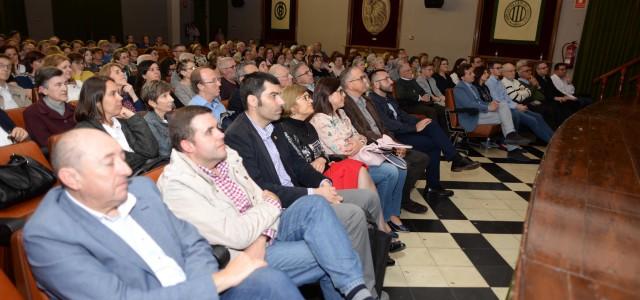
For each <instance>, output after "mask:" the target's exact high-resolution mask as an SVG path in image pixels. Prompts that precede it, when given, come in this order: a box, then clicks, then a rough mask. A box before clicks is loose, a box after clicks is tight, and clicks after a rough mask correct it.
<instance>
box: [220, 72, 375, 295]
mask: <svg viewBox="0 0 640 300" xmlns="http://www.w3.org/2000/svg"><path fill="white" fill-rule="evenodd" d="M280 92H281V87H280V85H279V82H278V80H277V78H275V77H274V76H273V75H270V74H267V73H260V72H258V73H253V74H249V75H247V76H245V79H244V80H243V84H242V87H241V90H240V96H241V97H242V101H243V104H244V106H245V107H246V110H245V112H244V114H241V115H240V116H238V117H237V118H236V120H235V121H234V122H233V123H232V124H231V126H229V128H227V130H226V131H225V143H226V144H227V145H229V146H230V147H231V148H232V149H234V150H236V151H237V152H238V153H239V154H240V156H241V157H242V162H243V164H244V167H245V168H246V169H247V172H248V173H249V175H250V176H251V178H252V179H253V180H254V181H255V182H256V183H257V184H258V185H259V186H260V187H261V188H263V189H268V190H270V191H272V192H274V193H275V194H276V195H277V196H278V197H279V198H280V201H281V202H282V206H283V207H288V206H290V205H291V204H293V203H294V201H295V200H296V199H298V198H299V197H301V196H305V195H308V194H314V195H321V196H323V197H324V199H325V200H326V201H329V202H330V203H332V207H333V208H334V209H335V211H336V214H337V215H338V218H339V219H340V220H341V222H342V223H343V225H344V226H345V228H346V229H347V232H348V234H349V237H350V239H351V242H352V246H353V247H354V249H355V250H356V252H358V255H359V257H360V259H361V261H362V266H363V268H364V279H365V284H366V286H367V288H368V289H369V290H370V291H371V293H372V294H373V295H374V297H376V296H377V293H376V291H375V288H374V286H375V277H374V273H373V262H372V257H371V248H370V244H369V236H368V234H367V232H366V231H367V225H366V220H365V216H364V212H363V209H364V210H367V211H371V208H372V207H374V206H375V205H376V201H377V195H375V194H374V193H373V192H371V191H368V190H355V189H354V190H339V191H336V189H335V188H334V187H333V186H332V185H331V182H330V180H328V179H327V178H326V177H325V176H323V175H322V174H321V173H319V172H318V171H316V170H315V169H314V168H313V167H312V166H311V165H310V164H308V163H307V162H306V161H305V160H304V159H302V158H300V157H299V156H297V154H296V153H295V150H293V148H292V147H291V146H290V145H289V143H288V142H287V141H286V138H285V137H284V134H283V130H282V128H281V126H280V125H279V124H277V123H276V124H274V123H273V122H275V121H277V120H279V119H280V116H281V114H282V105H283V104H284V101H283V100H282V98H281V96H280ZM274 136H275V138H274ZM269 162H270V163H269Z"/></svg>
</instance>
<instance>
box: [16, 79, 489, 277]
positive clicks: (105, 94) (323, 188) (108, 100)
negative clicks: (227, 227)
mask: <svg viewBox="0 0 640 300" xmlns="http://www.w3.org/2000/svg"><path fill="white" fill-rule="evenodd" d="M198 71H204V72H203V74H201V75H202V76H201V77H202V78H201V79H198V80H199V81H198V83H197V86H198V87H199V88H203V87H204V86H205V85H208V84H210V85H212V86H213V87H216V86H217V85H219V83H217V80H219V77H216V76H215V75H216V74H215V71H214V70H211V69H203V70H198ZM356 71H358V70H357V69H355V68H354V72H356ZM205 75H212V78H210V81H209V80H207V79H206V78H204V77H206V76H205ZM258 75H260V73H259V74H258ZM264 75H265V74H263V76H264ZM363 76H364V75H363V74H362V75H361V76H360V77H359V78H360V79H359V81H360V82H361V83H363V84H364V83H365V82H366V81H365V80H364V79H363ZM196 77H197V76H196ZM258 77H259V76H258ZM267 77H269V75H267ZM267 80H270V81H271V85H272V86H273V87H274V88H275V87H277V88H279V82H278V81H277V79H276V78H275V77H270V78H267ZM335 81H336V80H334V90H333V91H332V92H331V93H330V94H331V95H333V97H335V95H339V96H342V94H341V92H340V91H338V86H339V84H336V83H337V82H335ZM351 82H353V81H351ZM351 82H350V83H351ZM152 84H153V83H151V82H150V83H149V85H152ZM265 85H267V84H265V83H263V84H261V85H259V86H258V87H257V88H258V89H261V88H262V87H263V86H265ZM62 86H64V85H62ZM214 90H215V88H214ZM167 93H168V91H166V92H163V93H162V94H165V95H166V94H167ZM264 94H265V92H264V90H263V93H262V94H260V97H261V98H262V95H264ZM82 95H83V96H82V97H81V100H80V103H79V105H78V107H79V108H82V107H85V104H87V103H91V104H92V105H93V106H94V107H95V106H98V107H100V108H102V109H103V110H102V109H101V110H96V111H93V113H96V114H94V115H93V116H94V118H96V119H100V120H108V119H109V117H111V120H112V121H117V118H114V117H115V116H121V117H122V118H123V119H122V120H121V121H123V123H125V124H127V123H129V121H130V119H131V118H135V116H134V115H132V114H130V113H122V112H123V109H122V107H121V106H119V105H118V104H119V101H118V100H120V101H121V100H122V99H121V98H119V97H118V94H117V86H116V85H115V83H114V82H113V80H109V79H107V78H105V77H95V78H92V79H90V80H88V81H87V83H86V85H85V86H84V87H83V93H82ZM256 95H258V93H255V95H254V96H256ZM267 95H268V96H267V98H268V99H271V100H272V102H273V99H274V97H275V98H278V96H279V93H277V92H276V95H275V96H274V95H273V93H267ZM247 96H248V97H246V98H244V99H246V102H247V103H248V102H252V101H251V100H253V106H252V107H260V106H258V105H257V103H256V102H255V100H258V99H254V98H255V97H253V98H252V97H249V96H251V95H247ZM327 96H328V95H327ZM100 97H101V99H99V98H100ZM327 98H328V97H327ZM114 100H116V101H114ZM328 101H329V99H326V100H325V105H326V104H327V103H329V102H328ZM265 102H266V100H265ZM114 103H115V105H114ZM281 105H282V104H278V103H277V101H276V102H275V103H274V105H272V106H273V107H270V108H268V109H267V108H262V110H263V111H262V113H263V114H264V112H265V111H264V110H265V109H267V110H266V112H267V113H270V114H272V115H271V116H267V117H268V118H267V120H277V119H278V118H279V113H280V110H281V107H280V106H281ZM89 106H91V105H89ZM112 106H113V107H112ZM118 107H120V111H119V112H120V114H115V109H114V108H118ZM112 109H114V110H112ZM249 111H251V110H249ZM207 112H210V111H209V110H207ZM97 113H100V114H102V115H99V114H97ZM209 115H211V118H212V119H214V118H213V115H212V114H209ZM246 115H247V116H248V115H250V113H247V114H246ZM276 115H277V118H275V117H274V116H276ZM256 116H260V114H258V115H256ZM105 117H106V118H105ZM103 118H104V119H103ZM263 118H264V115H263ZM96 119H92V120H94V121H95V120H96ZM214 120H215V119H214ZM240 120H242V119H238V121H237V122H235V123H234V124H242V121H240ZM245 120H248V118H245ZM262 121H263V122H264V120H262ZM216 122H217V121H216ZM88 123H91V122H88ZM246 123H248V122H247V121H245V124H244V125H247V124H246ZM249 123H250V122H249ZM105 125H107V126H105ZM108 125H109V124H108V122H107V121H103V123H102V127H104V128H107V127H110V126H108ZM124 127H125V126H122V127H121V128H124ZM142 127H144V126H141V128H142ZM236 127H240V125H237V126H236ZM232 128H234V127H233V125H232V127H230V128H229V130H228V132H229V133H228V134H231V133H232V132H233V130H232ZM380 128H382V127H380ZM103 130H104V129H103ZM209 130H215V126H213V127H209ZM106 131H107V132H108V133H110V134H112V137H114V138H115V140H116V141H117V142H118V143H119V145H120V147H121V149H125V150H126V149H127V148H126V146H127V144H128V142H129V141H128V140H127V139H128V138H130V137H129V136H127V135H124V138H123V135H122V134H121V135H120V136H119V135H118V133H117V130H115V131H116V133H112V132H109V130H106ZM242 131H244V130H242ZM440 134H441V135H443V136H444V133H442V132H441V133H440ZM240 135H241V136H246V132H244V133H242V134H240ZM149 136H150V135H149V134H148V133H147V138H148V137H149ZM267 136H268V135H267ZM171 139H172V140H173V138H171ZM444 139H445V140H446V137H445V138H444ZM81 140H82V141H85V140H86V139H81ZM283 140H284V139H281V141H283ZM362 141H364V139H361V141H360V142H359V144H360V145H362ZM252 145H253V144H251V143H250V147H251V146H252ZM280 146H281V147H282V146H283V145H282V144H281V145H280ZM284 147H285V148H284V150H283V151H286V150H287V149H288V148H287V144H284ZM236 148H242V147H239V146H238V147H236ZM245 148H247V147H245ZM218 149H219V147H218ZM131 150H133V149H131ZM65 152H67V151H65ZM126 152H130V151H126ZM131 152H134V153H135V150H134V151H131ZM174 153H175V151H174ZM415 153H416V154H418V152H415ZM291 154H293V155H295V153H291ZM264 155H266V156H267V157H268V156H269V154H268V153H265V154H264ZM454 156H456V155H454ZM128 157H129V155H125V157H124V158H125V159H127V158H128ZM245 157H249V156H248V155H243V158H245ZM283 157H291V155H285V156H283ZM418 157H419V156H418ZM424 157H426V156H423V159H422V163H424V164H426V159H424ZM52 159H53V161H55V155H54V157H53V158H52ZM267 159H268V158H267ZM457 159H459V160H463V159H462V158H460V157H457ZM244 161H245V162H246V158H245V160H244ZM172 163H173V160H172ZM254 163H256V162H254ZM281 163H282V162H281ZM424 164H422V166H423V167H422V170H424ZM55 165H56V163H54V168H55ZM302 166H307V168H311V164H307V163H306V162H304V161H303V163H302ZM466 166H467V167H468V166H469V164H467V165H466ZM458 167H460V166H458ZM475 167H477V165H475ZM168 168H169V167H168ZM296 169H298V167H296ZM249 170H250V172H251V168H249ZM289 170H290V169H289ZM310 170H311V174H320V173H319V172H317V171H316V170H315V169H310ZM418 170H419V169H418ZM290 172H292V174H295V173H293V172H295V170H292V171H290ZM314 172H315V173H314ZM396 172H398V171H396ZM58 173H59V172H58ZM276 174H277V171H276ZM296 175H298V174H296ZM302 175H305V174H304V173H303V174H302ZM319 176H320V177H318V175H316V182H315V184H316V186H318V182H317V179H318V178H320V179H322V178H324V177H322V176H321V175H319ZM59 177H60V176H59ZM252 177H253V176H252ZM263 177H264V178H265V180H267V181H274V178H273V177H272V178H266V177H268V176H263ZM279 177H280V176H276V177H275V180H277V184H272V188H273V189H274V190H276V193H278V192H279V193H280V194H282V196H281V197H280V198H282V199H283V202H284V199H285V198H284V197H287V196H288V201H291V198H292V197H291V196H290V195H292V194H293V195H295V194H296V193H291V192H292V191H296V192H297V194H300V193H302V194H304V192H305V191H307V193H308V192H312V193H317V194H320V195H324V196H325V197H324V198H326V199H328V200H330V201H333V202H341V201H355V202H356V203H357V202H364V204H360V205H361V207H363V208H365V209H367V211H368V212H369V213H370V214H372V215H374V216H375V215H376V214H377V215H380V209H379V208H377V209H376V205H379V203H377V202H376V201H371V199H375V200H377V199H378V197H377V195H375V196H368V197H365V198H368V199H361V200H360V201H358V200H357V199H358V197H357V196H355V195H363V193H362V192H361V191H360V192H358V193H354V194H355V195H354V196H349V197H344V198H343V197H342V195H341V194H339V193H338V192H336V191H335V190H333V189H332V187H331V186H329V185H328V184H327V183H326V182H325V181H324V180H321V181H320V187H319V188H317V189H313V190H311V191H308V190H307V188H303V189H300V188H298V189H297V190H296V188H295V187H291V188H293V190H290V189H287V188H285V187H286V186H283V185H281V184H282V183H283V181H282V179H280V178H279ZM311 177H312V176H309V175H306V176H301V177H300V178H302V179H300V178H298V179H296V177H292V176H291V175H289V182H290V183H289V185H293V182H292V180H291V179H294V181H295V182H296V183H298V184H300V183H305V184H307V185H309V184H310V183H309V182H308V180H310V178H311ZM60 178H62V177H60ZM245 178H246V177H245ZM254 178H255V177H254ZM61 180H62V181H63V183H64V180H63V179H61ZM304 181H307V182H304ZM161 182H162V179H161ZM413 184H415V181H414V182H413ZM66 185H67V184H66V183H65V186H66ZM311 185H313V184H312V183H311ZM402 186H403V184H401V183H400V184H399V182H395V184H394V187H393V188H394V189H395V190H396V191H398V188H399V187H402ZM360 198H362V197H360ZM181 199H184V198H181ZM343 199H344V200H343ZM294 200H295V198H294ZM378 201H379V200H378ZM367 203H368V204H367ZM395 205H398V203H397V202H396V203H395ZM347 207H348V206H347ZM396 210H397V211H398V212H396V213H395V214H396V216H397V215H399V207H397V209H396ZM351 211H352V213H349V210H348V209H347V213H346V218H347V219H354V220H360V222H355V224H358V223H360V224H362V220H363V218H354V216H353V211H354V210H353V208H352V209H351ZM358 211H359V210H355V212H358ZM336 212H338V210H337V209H336ZM376 212H377V213H376ZM360 213H362V212H360ZM338 215H339V216H340V214H338ZM223 223H224V222H223ZM196 224H197V223H196ZM397 225H398V226H401V224H397ZM196 227H197V225H196ZM351 227H353V224H352V226H351ZM351 227H350V226H347V228H351ZM356 227H357V226H356ZM360 227H361V226H360ZM349 231H352V230H349ZM350 233H351V232H350ZM359 236H363V235H362V232H360V234H359ZM27 240H28V238H27ZM364 242H365V243H356V244H362V245H367V244H368V241H364ZM354 243H355V241H354ZM27 244H28V243H27ZM354 248H356V249H359V248H364V249H366V248H367V247H366V246H365V247H359V246H357V245H354ZM363 254H364V253H363ZM369 256H370V254H369ZM361 257H364V256H363V255H361ZM364 261H365V262H366V261H367V259H365V260H364ZM369 264H370V260H369ZM364 269H365V271H366V269H367V267H366V266H365V267H364ZM36 276H38V272H36ZM367 286H369V284H368V285H367Z"/></svg>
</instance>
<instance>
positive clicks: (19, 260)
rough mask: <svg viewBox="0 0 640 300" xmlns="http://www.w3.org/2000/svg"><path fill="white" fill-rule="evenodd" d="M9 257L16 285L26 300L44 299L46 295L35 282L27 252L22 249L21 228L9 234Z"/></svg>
mask: <svg viewBox="0 0 640 300" xmlns="http://www.w3.org/2000/svg"><path fill="white" fill-rule="evenodd" d="M11 259H12V261H13V276H14V278H15V282H16V287H17V288H18V291H20V293H22V296H23V297H24V298H25V299H27V300H46V299H49V297H47V295H46V294H45V293H44V292H42V291H41V290H40V289H39V288H38V285H37V283H36V279H35V277H33V273H32V272H31V266H30V265H29V260H28V259H27V253H26V251H25V249H24V242H23V241H22V229H21V230H18V231H16V232H14V233H13V235H12V236H11Z"/></svg>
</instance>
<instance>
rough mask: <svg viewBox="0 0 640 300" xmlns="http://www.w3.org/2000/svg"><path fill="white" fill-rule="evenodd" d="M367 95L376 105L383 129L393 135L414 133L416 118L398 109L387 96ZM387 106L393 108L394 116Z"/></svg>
mask: <svg viewBox="0 0 640 300" xmlns="http://www.w3.org/2000/svg"><path fill="white" fill-rule="evenodd" d="M369 95H370V98H371V100H373V103H374V104H375V105H376V110H377V111H378V116H380V118H382V123H384V127H385V128H386V129H387V130H390V131H391V132H393V133H394V134H403V133H414V132H416V123H418V118H416V117H414V116H412V115H410V114H408V113H406V112H405V111H404V110H402V109H400V106H399V105H398V103H397V102H396V101H395V100H394V99H393V98H391V97H389V96H388V95H387V97H382V96H380V95H378V94H376V93H371V94H369ZM389 105H391V106H393V109H394V110H395V111H396V115H394V114H393V111H392V110H391V108H390V107H389Z"/></svg>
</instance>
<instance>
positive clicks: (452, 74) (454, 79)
mask: <svg viewBox="0 0 640 300" xmlns="http://www.w3.org/2000/svg"><path fill="white" fill-rule="evenodd" d="M466 63H467V59H466V58H458V59H456V62H455V63H454V64H453V69H452V70H451V72H450V73H449V78H450V79H451V82H452V83H453V85H454V86H455V85H456V84H458V82H460V78H458V75H456V70H457V69H458V68H459V67H460V65H461V64H466Z"/></svg>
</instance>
